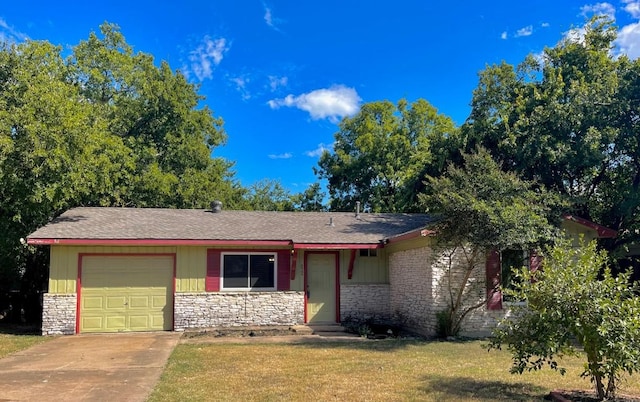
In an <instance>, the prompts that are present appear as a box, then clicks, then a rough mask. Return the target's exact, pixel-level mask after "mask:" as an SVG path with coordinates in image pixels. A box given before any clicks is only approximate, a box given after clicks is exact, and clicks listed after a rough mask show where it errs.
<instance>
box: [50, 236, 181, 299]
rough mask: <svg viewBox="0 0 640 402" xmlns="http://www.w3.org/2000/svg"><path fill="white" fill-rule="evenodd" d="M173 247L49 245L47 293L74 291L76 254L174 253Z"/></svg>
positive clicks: (76, 264)
mask: <svg viewBox="0 0 640 402" xmlns="http://www.w3.org/2000/svg"><path fill="white" fill-rule="evenodd" d="M175 252H176V248H175V247H104V246H55V245H54V246H51V251H50V254H51V262H50V268H49V293H55V294H70V293H76V281H77V279H78V255H79V254H81V253H82V254H87V253H96V254H97V253H99V254H140V253H147V254H157V253H175Z"/></svg>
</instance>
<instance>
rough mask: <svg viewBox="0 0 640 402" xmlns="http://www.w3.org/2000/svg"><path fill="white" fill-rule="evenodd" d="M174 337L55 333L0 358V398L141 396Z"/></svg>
mask: <svg viewBox="0 0 640 402" xmlns="http://www.w3.org/2000/svg"><path fill="white" fill-rule="evenodd" d="M180 336H181V334H180V333H175V332H149V333H126V334H125V333H122V334H99V335H73V336H62V337H59V338H56V339H54V340H51V341H49V342H45V343H43V344H40V345H37V346H34V347H32V348H29V349H27V350H23V351H21V352H18V353H15V354H12V355H10V356H8V357H5V358H3V359H0V401H132V402H133V401H144V400H146V399H147V397H148V396H149V394H150V393H151V391H152V390H153V388H154V387H155V385H156V383H157V382H158V379H159V378H160V375H161V374H162V371H163V369H164V366H165V364H166V362H167V359H168V357H169V355H170V354H171V352H172V351H173V348H174V347H175V346H176V345H177V344H178V341H179V340H180Z"/></svg>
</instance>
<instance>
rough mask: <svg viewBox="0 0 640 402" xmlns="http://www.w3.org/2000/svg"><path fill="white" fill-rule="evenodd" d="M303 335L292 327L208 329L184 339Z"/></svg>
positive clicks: (187, 332)
mask: <svg viewBox="0 0 640 402" xmlns="http://www.w3.org/2000/svg"><path fill="white" fill-rule="evenodd" d="M286 335H291V336H295V335H301V334H300V333H299V332H298V331H296V330H295V329H294V328H291V327H259V328H252V327H242V328H226V327H223V328H207V329H201V330H196V331H186V332H185V333H184V335H183V338H187V339H194V338H224V337H227V338H246V337H257V336H286Z"/></svg>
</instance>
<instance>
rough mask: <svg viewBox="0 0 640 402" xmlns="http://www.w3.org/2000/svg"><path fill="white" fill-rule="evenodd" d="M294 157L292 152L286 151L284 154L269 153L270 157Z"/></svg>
mask: <svg viewBox="0 0 640 402" xmlns="http://www.w3.org/2000/svg"><path fill="white" fill-rule="evenodd" d="M292 157H293V154H291V153H290V152H285V153H283V154H269V159H290V158H292Z"/></svg>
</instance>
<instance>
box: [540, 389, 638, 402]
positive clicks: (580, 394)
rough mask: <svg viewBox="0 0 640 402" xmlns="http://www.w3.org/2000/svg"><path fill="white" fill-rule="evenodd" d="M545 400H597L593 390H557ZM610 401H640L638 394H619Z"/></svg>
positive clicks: (574, 401)
mask: <svg viewBox="0 0 640 402" xmlns="http://www.w3.org/2000/svg"><path fill="white" fill-rule="evenodd" d="M545 399H546V400H551V401H557V402H565V401H572V402H599V399H598V398H597V397H596V393H595V392H593V391H576V390H557V391H554V392H552V393H551V394H549V395H548V396H547V397H546V398H545ZM607 401H610V402H640V396H632V395H623V394H619V395H617V396H616V397H615V399H608V400H607Z"/></svg>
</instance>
